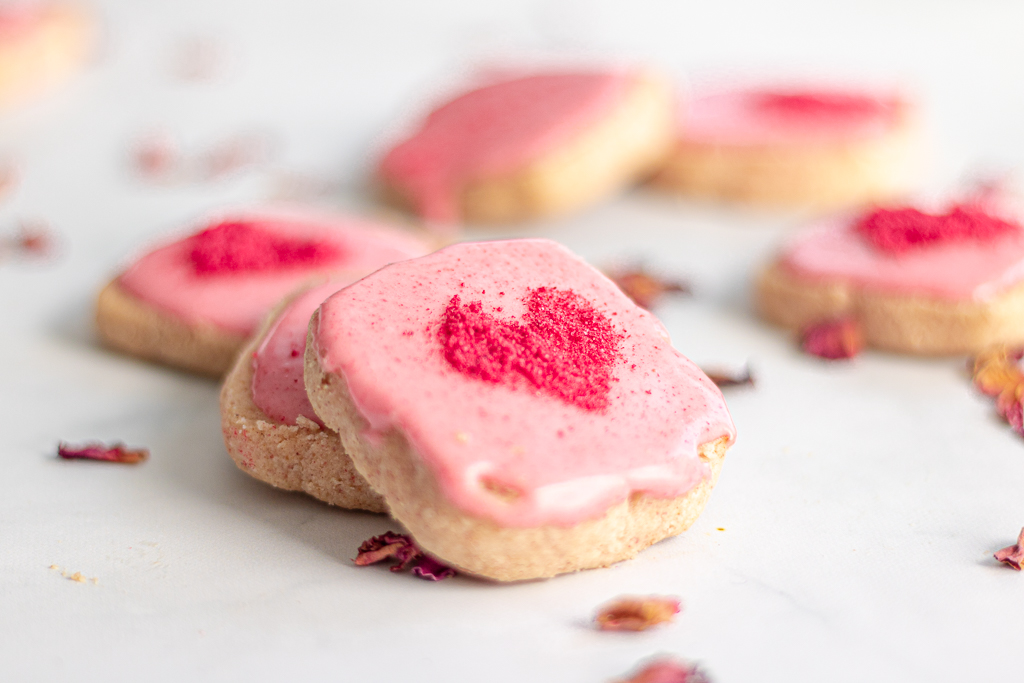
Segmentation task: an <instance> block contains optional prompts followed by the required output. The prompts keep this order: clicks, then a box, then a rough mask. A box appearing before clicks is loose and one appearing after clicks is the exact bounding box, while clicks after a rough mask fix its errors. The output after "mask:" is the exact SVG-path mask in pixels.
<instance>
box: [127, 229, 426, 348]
mask: <svg viewBox="0 0 1024 683" xmlns="http://www.w3.org/2000/svg"><path fill="white" fill-rule="evenodd" d="M225 222H235V223H246V224H248V225H251V226H255V227H256V228H258V229H259V230H260V231H263V232H267V233H271V234H273V235H274V236H276V237H278V238H280V239H284V240H294V241H295V242H296V243H300V244H301V243H307V242H315V243H317V244H322V245H330V246H331V247H332V248H331V249H329V250H328V251H329V252H330V253H331V254H332V255H333V256H332V258H329V259H322V260H318V261H316V262H315V263H314V264H313V265H309V264H302V263H300V264H297V265H295V264H292V265H290V266H289V264H284V265H283V266H282V265H281V264H271V267H269V269H267V270H259V269H256V270H253V269H251V268H250V269H244V270H230V269H229V270H224V271H219V272H213V273H210V272H199V271H198V270H197V268H196V265H195V263H194V262H193V258H192V256H193V247H194V239H193V238H194V236H190V237H187V238H184V239H181V240H178V241H176V242H172V243H171V244H167V245H165V246H163V247H159V248H157V249H155V250H154V251H151V252H149V253H148V254H146V255H145V256H143V257H142V258H140V259H139V260H138V261H136V262H135V263H133V264H132V265H131V266H130V267H129V268H128V269H127V270H126V271H125V272H124V273H123V274H122V275H121V277H120V278H119V279H118V282H119V283H120V285H121V286H122V287H124V288H125V289H126V290H127V291H128V292H129V293H131V294H132V295H134V296H136V297H138V298H139V299H141V300H143V301H145V302H146V303H148V304H150V305H152V306H155V307H157V308H159V309H161V310H163V311H165V312H167V313H170V314H171V315H173V316H175V317H177V318H180V319H181V320H183V321H185V322H187V323H189V324H209V325H213V326H214V327H217V328H219V329H221V330H224V331H226V332H230V333H235V334H240V335H251V334H253V333H254V332H255V331H256V329H257V327H258V326H259V324H260V321H261V320H262V319H263V316H265V315H266V314H267V312H268V311H269V310H270V309H271V307H272V306H273V305H274V304H276V303H277V302H278V301H280V300H281V298H283V297H284V296H285V295H286V294H288V293H289V292H291V291H294V290H295V289H296V288H297V287H298V286H299V285H301V284H302V283H303V282H305V281H306V280H308V279H309V278H310V277H311V276H314V275H317V274H321V273H329V272H334V271H349V272H351V273H352V274H353V277H352V279H353V280H354V279H356V278H358V277H362V276H363V275H365V274H367V273H369V272H372V271H374V270H376V269H377V268H380V267H381V266H383V265H385V264H388V263H391V262H393V261H400V260H402V259H406V258H410V257H413V256H420V255H422V254H425V253H427V252H428V251H429V249H428V248H427V247H426V245H425V244H424V243H423V242H422V241H421V240H420V239H418V238H416V237H414V236H412V235H408V234H405V233H403V232H401V231H399V230H396V229H393V228H388V227H384V226H381V225H376V224H373V223H369V222H367V221H360V220H355V219H350V218H341V217H336V216H335V217H324V216H312V215H300V214H262V215H260V214H251V215H249V214H240V215H236V216H225V217H222V218H219V219H217V220H215V221H212V222H210V223H209V224H207V225H205V226H203V227H204V229H206V228H209V227H212V226H217V225H220V224H223V223H225ZM200 232H201V231H200Z"/></svg>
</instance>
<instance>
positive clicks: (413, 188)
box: [380, 72, 633, 222]
mask: <svg viewBox="0 0 1024 683" xmlns="http://www.w3.org/2000/svg"><path fill="white" fill-rule="evenodd" d="M632 82H633V77H632V76H629V75H627V74H625V73H618V72H606V73H600V72H589V73H588V72H576V73H547V74H537V75H533V76H525V77H520V78H514V79H511V80H505V81H501V82H498V83H494V84H491V85H487V86H484V87H481V88H478V89H476V90H471V91H469V92H467V93H465V94H463V95H461V96H459V97H457V98H455V99H454V100H451V101H450V102H448V103H446V104H444V105H442V106H441V107H439V108H438V109H435V110H434V111H433V112H431V113H430V114H429V115H428V116H427V118H426V120H425V121H424V122H423V124H422V126H421V127H420V128H419V130H418V131H416V133H415V134H414V135H413V136H412V137H410V138H409V139H407V140H405V141H404V142H401V143H399V144H398V145H397V146H395V147H394V148H392V149H391V150H390V151H389V152H388V153H387V155H385V157H384V159H383V160H382V161H381V163H380V175H381V177H382V178H383V179H384V180H386V181H387V182H389V183H391V184H392V185H394V186H396V187H397V188H399V189H400V190H401V191H402V192H403V193H405V194H406V195H407V196H408V197H409V198H410V199H411V201H412V202H413V204H414V208H415V209H416V211H417V212H418V213H420V214H421V215H422V216H424V217H425V218H428V219H430V220H435V221H445V222H451V221H456V220H458V218H459V215H458V214H459V207H458V206H457V199H458V193H459V191H460V189H461V186H462V185H463V184H465V183H466V182H467V181H468V180H471V179H475V178H479V177H486V176H493V175H500V174H502V173H508V172H511V171H514V170H516V169H518V168H520V167H521V166H523V165H524V164H526V163H528V162H530V161H533V160H534V159H536V158H537V157H539V156H540V155H542V154H544V153H546V152H548V151H550V150H552V149H554V148H556V147H557V146H558V145H559V144H561V143H563V142H565V141H566V140H569V139H571V138H572V137H573V136H574V135H576V134H577V133H579V132H580V130H581V129H583V128H584V127H586V126H588V125H591V124H592V123H594V122H595V121H597V120H599V119H600V117H601V116H603V115H605V114H606V113H608V112H609V111H610V110H611V109H612V108H613V107H614V106H615V105H616V104H617V103H618V102H620V101H621V100H622V99H623V98H624V97H625V95H626V93H627V90H628V88H629V85H630V84H631V83H632Z"/></svg>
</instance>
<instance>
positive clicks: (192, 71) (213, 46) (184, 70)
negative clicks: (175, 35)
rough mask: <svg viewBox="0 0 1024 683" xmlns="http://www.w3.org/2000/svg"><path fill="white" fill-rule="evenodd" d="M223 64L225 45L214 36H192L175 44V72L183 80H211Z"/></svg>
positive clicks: (173, 63)
mask: <svg viewBox="0 0 1024 683" xmlns="http://www.w3.org/2000/svg"><path fill="white" fill-rule="evenodd" d="M223 65H224V49H223V46H222V45H221V43H220V42H219V41H218V40H217V39H216V38H213V37H212V36H190V37H188V38H185V39H183V40H182V41H180V42H179V43H178V44H177V45H176V46H175V49H174V58H173V60H172V66H173V72H174V75H175V76H176V77H177V78H178V79H180V80H182V81H192V82H195V81H206V80H210V79H211V78H213V77H215V76H216V75H217V74H218V72H220V71H221V69H222V67H223Z"/></svg>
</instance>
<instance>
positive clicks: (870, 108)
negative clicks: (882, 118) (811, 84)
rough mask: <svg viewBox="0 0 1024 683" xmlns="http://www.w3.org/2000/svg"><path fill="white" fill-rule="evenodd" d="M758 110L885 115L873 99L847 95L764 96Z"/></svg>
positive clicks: (844, 115)
mask: <svg viewBox="0 0 1024 683" xmlns="http://www.w3.org/2000/svg"><path fill="white" fill-rule="evenodd" d="M756 102H757V108H758V109H760V110H762V111H764V112H766V113H769V114H774V115H778V116H793V117H800V118H836V119H860V118H867V117H869V116H873V115H877V114H880V113H882V112H884V111H885V105H884V104H883V103H882V102H880V101H879V100H876V99H874V98H872V97H865V96H863V95H851V94H847V93H761V94H759V95H757V99H756Z"/></svg>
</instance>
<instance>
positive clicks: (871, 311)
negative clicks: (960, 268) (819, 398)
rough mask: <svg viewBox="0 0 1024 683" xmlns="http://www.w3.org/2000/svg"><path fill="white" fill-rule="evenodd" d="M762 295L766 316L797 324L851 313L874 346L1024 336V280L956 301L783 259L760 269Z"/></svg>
mask: <svg viewBox="0 0 1024 683" xmlns="http://www.w3.org/2000/svg"><path fill="white" fill-rule="evenodd" d="M754 299H755V307H756V309H757V311H758V313H759V314H760V315H761V316H762V317H763V318H764V319H765V320H768V321H769V322H771V323H774V324H776V325H779V326H781V327H785V328H788V329H791V330H799V329H801V328H803V327H805V326H807V325H811V324H814V323H819V322H823V321H826V320H829V319H832V318H837V317H840V316H846V315H851V316H853V317H855V318H856V319H857V321H858V322H859V323H860V325H861V328H862V330H863V333H864V338H865V342H866V343H867V344H868V345H869V346H872V347H875V348H879V349H884V350H888V351H898V352H902V353H913V354H919V355H927V356H943V355H962V354H974V353H978V352H980V351H982V350H984V349H986V348H988V347H990V346H994V345H997V344H1020V343H1022V342H1024V283H1021V284H1018V285H1016V286H1015V287H1013V288H1012V289H1010V290H1008V291H1006V292H1005V293H1003V294H1001V295H999V296H996V297H994V298H992V299H990V300H987V301H973V300H967V301H948V300H943V299H936V298H927V297H921V296H899V295H893V294H886V293H883V292H879V291H874V290H871V289H867V288H863V287H856V286H853V285H851V284H849V283H847V282H842V281H819V280H812V279H808V278H803V277H800V276H798V275H796V274H794V273H792V272H791V271H789V270H788V269H787V268H786V267H785V266H783V265H782V264H780V263H775V264H773V265H771V266H769V267H768V268H767V269H765V270H764V271H763V272H762V273H761V274H760V276H759V277H758V279H757V284H756V286H755V294H754Z"/></svg>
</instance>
